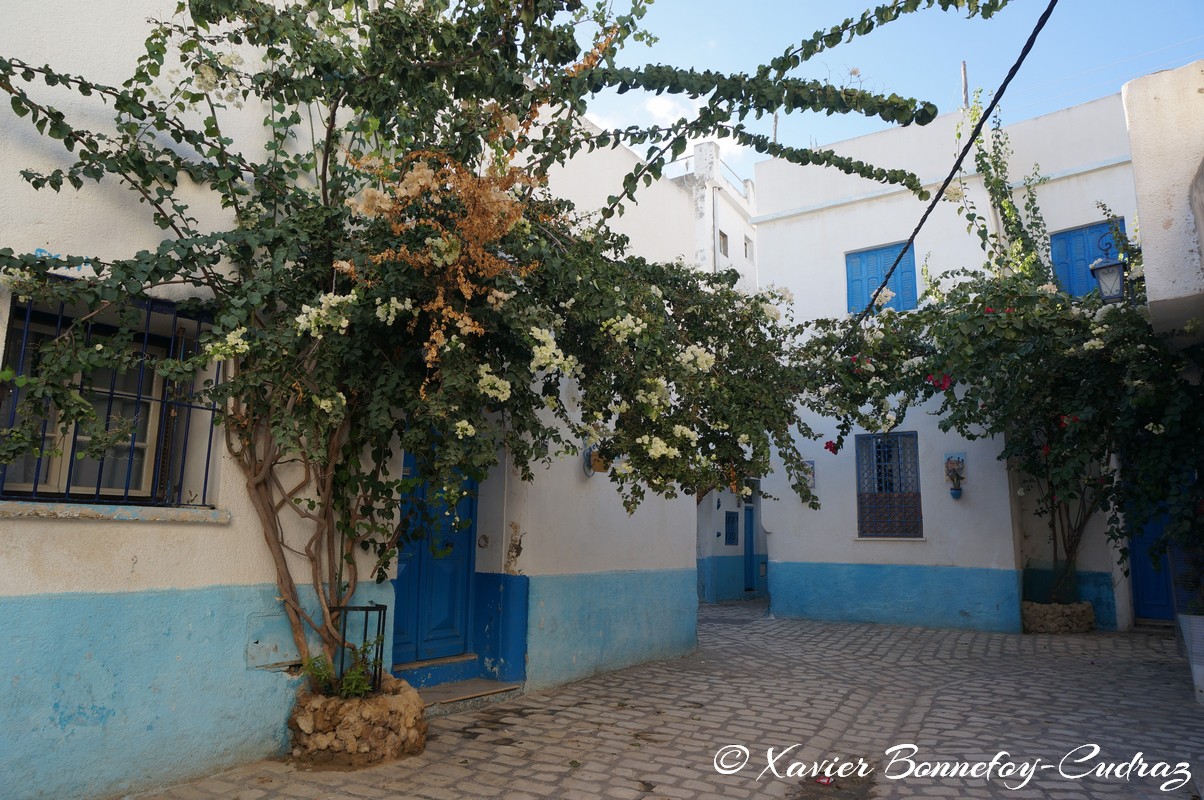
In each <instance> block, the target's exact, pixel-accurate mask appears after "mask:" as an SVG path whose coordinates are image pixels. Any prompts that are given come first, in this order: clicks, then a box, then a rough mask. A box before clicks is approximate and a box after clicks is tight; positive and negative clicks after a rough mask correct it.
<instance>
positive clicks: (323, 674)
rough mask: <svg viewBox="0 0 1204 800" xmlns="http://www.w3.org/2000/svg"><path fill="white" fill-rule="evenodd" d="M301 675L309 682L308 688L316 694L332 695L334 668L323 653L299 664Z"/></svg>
mask: <svg viewBox="0 0 1204 800" xmlns="http://www.w3.org/2000/svg"><path fill="white" fill-rule="evenodd" d="M301 674H302V675H304V676H305V678H306V680H308V681H309V688H310V689H311V690H312V691H313V692H315V693H317V694H325V695H329V694H334V690H335V684H336V680H335V676H334V667H333V666H331V664H330V659H329V658H327V657H326V654H325V653H322V654H320V655H316V656H309V657H307V658H305V659H304V660H303V661H302V662H301Z"/></svg>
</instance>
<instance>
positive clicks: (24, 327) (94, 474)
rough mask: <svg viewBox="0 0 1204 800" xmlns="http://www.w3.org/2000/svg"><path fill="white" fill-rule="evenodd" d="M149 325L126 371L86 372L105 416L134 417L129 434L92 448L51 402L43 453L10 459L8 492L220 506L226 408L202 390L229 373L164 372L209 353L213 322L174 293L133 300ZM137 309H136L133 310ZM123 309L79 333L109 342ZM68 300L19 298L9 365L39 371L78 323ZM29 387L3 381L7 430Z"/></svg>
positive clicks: (11, 495) (8, 495) (7, 351)
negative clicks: (215, 475) (219, 454)
mask: <svg viewBox="0 0 1204 800" xmlns="http://www.w3.org/2000/svg"><path fill="white" fill-rule="evenodd" d="M132 308H133V309H134V310H135V312H136V313H137V314H138V315H139V316H140V318H141V324H140V330H139V332H138V333H137V334H136V335H135V336H134V337H133V341H132V343H131V344H130V345H129V346H130V347H131V348H132V349H133V352H134V355H135V358H134V359H133V364H132V365H131V366H129V367H127V368H125V369H122V370H117V369H109V368H104V369H96V370H93V371H92V372H90V373H86V374H79V375H76V377H75V381H76V384H75V385H76V386H77V387H78V388H79V390H80V392H81V394H82V395H83V397H84V398H85V399H87V400H88V401H89V402H91V403H92V406H93V408H94V409H95V410H96V413H97V416H98V417H99V418H100V419H102V420H104V421H105V430H106V431H108V430H111V427H110V426H112V425H129V426H130V435H129V439H128V441H123V442H122V443H120V444H118V445H116V446H114V447H111V448H109V449H107V450H106V451H105V452H104V453H103V455H102V456H101V457H99V458H94V457H92V456H88V455H85V452H84V451H85V448H86V447H87V445H88V444H89V440H88V437H87V436H86V435H85V432H84V431H83V430H81V429H78V428H77V426H74V425H72V426H69V427H68V428H67V429H66V430H65V431H63V430H61V426H60V425H59V423H58V420H57V414H56V412H55V410H54V409H53V408H51V407H50V406H49V405H48V404H47V405H44V406H43V415H42V417H41V420H40V428H39V430H40V434H39V435H40V437H41V441H40V443H39V444H38V447H37V452H35V453H32V454H29V455H26V456H24V457H21V458H18V459H17V460H16V461H14V462H12V463H9V464H0V499H3V500H40V501H52V502H74V503H121V504H130V505H147V506H197V507H200V506H210V505H211V500H210V496H211V494H212V487H211V486H210V481H209V479H210V471H211V470H210V467H211V465H212V461H213V451H214V445H215V429H214V424H213V423H214V416H215V413H216V409H215V408H214V407H213V406H212V405H211V404H209V403H206V402H204V401H202V400H201V399H200V397H199V396H198V392H199V389H200V388H201V386H202V385H203V384H204V382H206V381H208V380H220V364H219V365H217V366H216V367H214V368H211V369H210V370H208V371H207V372H206V373H204V374H200V375H195V376H193V378H192V379H191V380H189V381H183V382H177V381H167V380H164V379H163V378H162V377H161V376H159V375H158V374H156V372H155V365H156V363H157V362H158V360H159V359H163V358H187V357H189V356H192V355H194V354H195V353H197V352H198V351H199V348H200V344H199V341H198V338H199V336H200V334H201V332H202V331H203V330H205V328H206V327H207V321H206V320H205V319H204V318H203V316H201V315H199V314H193V313H185V312H183V311H180V310H179V309H178V308H177V307H176V306H175V305H174V304H172V303H168V302H165V301H157V300H156V301H149V302H143V303H138V304H136V305H133V306H132ZM126 313H127V315H128V313H129V309H126ZM114 322H116V312H113V314H112V315H111V316H107V317H106V316H104V315H98V316H97V317H95V318H90V319H89V320H88V321H86V322H84V323H83V324H82V329H77V330H75V331H74V335H76V336H81V335H82V336H83V337H84V346H85V347H88V346H97V347H104V346H105V342H106V340H108V339H109V338H111V337H112V336H113V335H114V334H115V333H116V332H117V328H116V327H114V324H113V323H114ZM72 323H73V314H72V310H71V309H68V308H67V307H66V306H65V304H61V303H60V304H59V306H58V307H57V308H50V309H48V308H46V307H40V306H35V305H34V304H33V303H32V302H24V303H22V302H19V301H17V300H14V301H13V304H12V307H11V309H10V311H9V320H8V331H7V336H6V338H5V346H4V352H3V362H2V363H3V366H5V367H7V368H9V369H12V370H14V371H15V372H16V374H17V375H29V376H32V375H36V374H37V370H38V363H39V360H40V358H41V352H40V351H41V347H42V345H43V344H45V343H47V342H49V341H50V340H52V339H54V338H57V337H58V336H60V335H62V334H64V333H65V332H67V331H68V329H69V328H70V327H71V326H72ZM4 389H7V390H8V391H4ZM21 398H22V388H21V387H20V386H10V387H0V436H3V435H4V431H6V430H11V429H13V428H14V427H16V426H17V425H18V424H19V423H20V422H21V419H20V417H19V416H18V412H19V405H20V401H21Z"/></svg>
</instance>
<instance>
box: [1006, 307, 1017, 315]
mask: <svg viewBox="0 0 1204 800" xmlns="http://www.w3.org/2000/svg"><path fill="white" fill-rule="evenodd" d="M1015 311H1016V309H1014V308H1011V307H1008V308H1005V309H1004V310H1003V313H1005V314H1013V313H1015Z"/></svg>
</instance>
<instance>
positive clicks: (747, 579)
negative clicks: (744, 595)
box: [744, 504, 757, 592]
mask: <svg viewBox="0 0 1204 800" xmlns="http://www.w3.org/2000/svg"><path fill="white" fill-rule="evenodd" d="M755 523H756V515H755V514H754V513H753V507H752V505H748V504H746V505H745V506H744V591H746V592H755V591H756V590H757V535H756V524H755Z"/></svg>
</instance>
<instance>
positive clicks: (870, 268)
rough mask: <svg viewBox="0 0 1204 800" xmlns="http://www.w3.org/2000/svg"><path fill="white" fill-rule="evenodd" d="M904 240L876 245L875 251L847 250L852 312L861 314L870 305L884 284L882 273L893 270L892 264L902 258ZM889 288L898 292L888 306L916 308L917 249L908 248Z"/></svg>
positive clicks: (849, 296)
mask: <svg viewBox="0 0 1204 800" xmlns="http://www.w3.org/2000/svg"><path fill="white" fill-rule="evenodd" d="M902 249H903V243H902V242H900V243H899V244H892V245H887V246H886V247H875V248H873V249H871V250H859V251H857V252H854V253H846V254H845V257H844V261H845V272H846V276H847V278H848V301H849V302H848V305H849V313H850V314H857V313H860V312H861V311H863V310H864V309H865V307H866V306H868V305H869V304H870V298H871V297H872V296H873V294H874V292H875V291H876V290H877V289H878V287H879V286H881V285H882V276H884V275H885V274H886V272H887V270H889V269H890V267H891V264H894V263H895V259H896V258H898V257H899V252H900V251H901V250H902ZM886 287H887V288H888V289H890V290H891V292H893V293H894V296H893V297H892V298H891V299H890V301H889V302H887V303H884V304H883V307H884V308H892V309H894V310H895V311H907V310H908V309H912V308H915V307H916V300H917V297H918V295H917V294H916V257H915V249H914V248H908V250H907V253H906V254H904V256H903V259H902V260H901V261H900V262H899V266H898V267H896V268H895V271H894V274H893V275H891V276H890V282H889V283H887V284H886Z"/></svg>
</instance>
